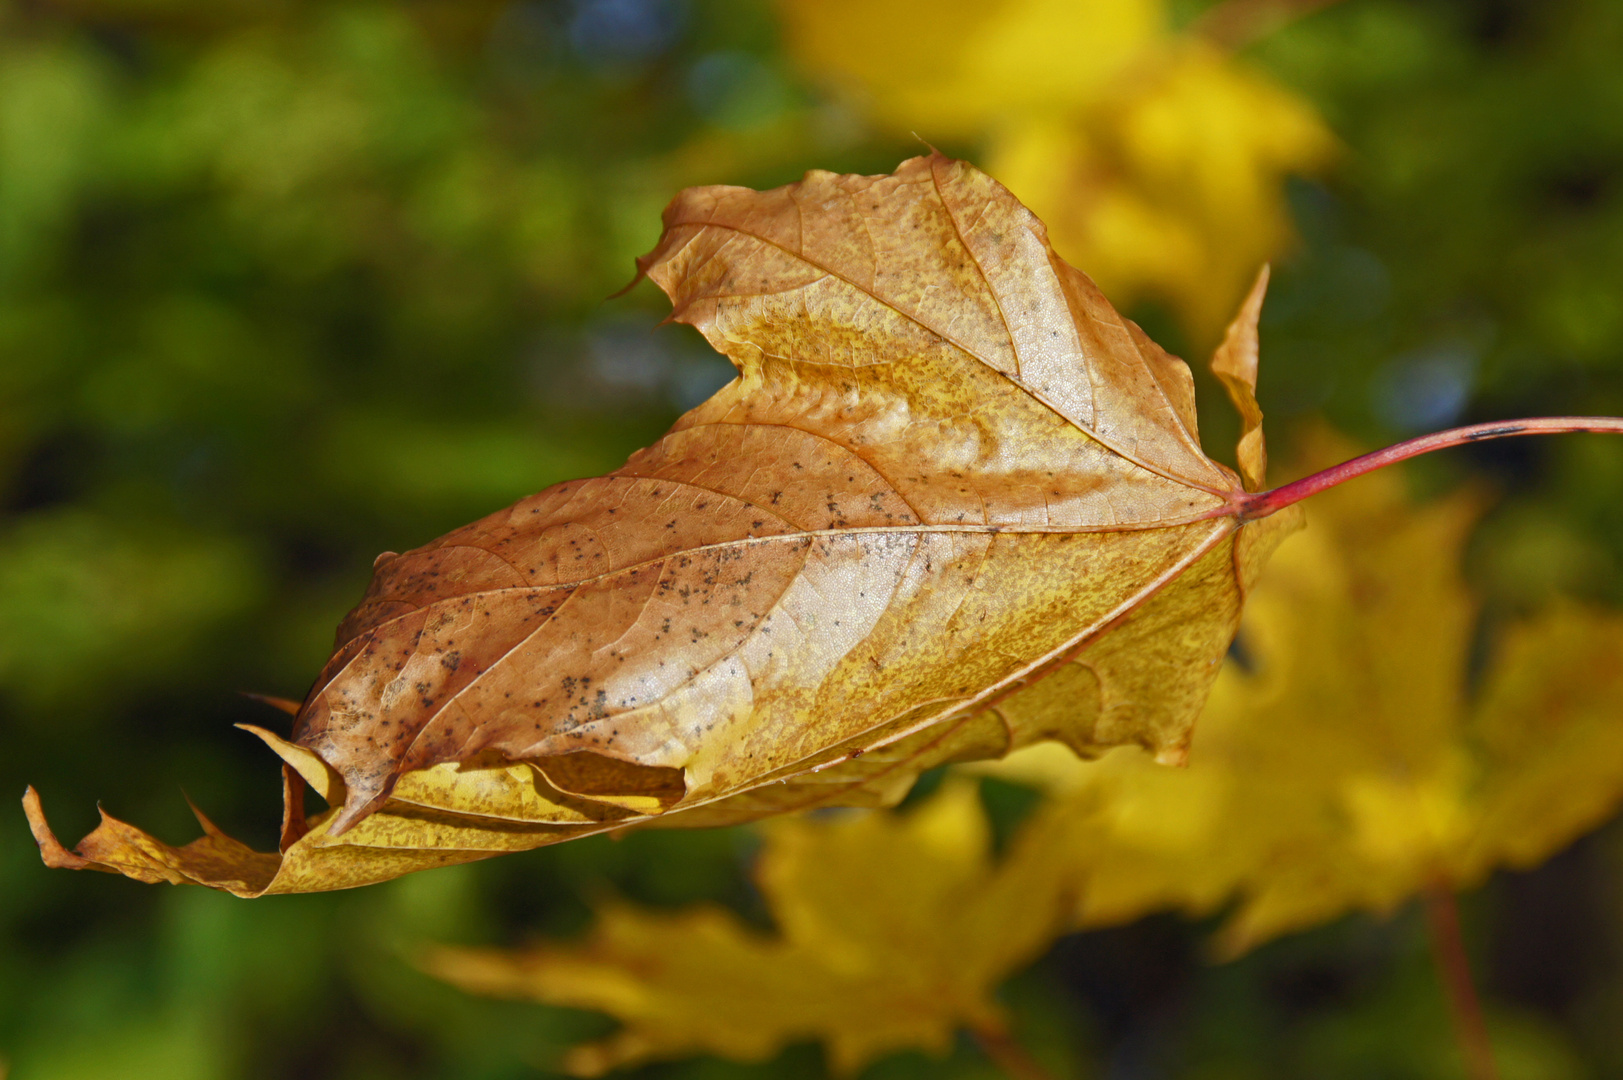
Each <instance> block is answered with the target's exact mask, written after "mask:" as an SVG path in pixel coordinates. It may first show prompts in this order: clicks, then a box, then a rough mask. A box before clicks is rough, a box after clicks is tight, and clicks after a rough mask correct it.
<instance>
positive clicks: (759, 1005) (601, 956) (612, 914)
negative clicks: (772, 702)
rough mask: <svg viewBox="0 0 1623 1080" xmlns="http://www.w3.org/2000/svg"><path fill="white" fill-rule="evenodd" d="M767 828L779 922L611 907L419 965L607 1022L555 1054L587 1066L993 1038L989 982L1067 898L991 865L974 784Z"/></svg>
mask: <svg viewBox="0 0 1623 1080" xmlns="http://www.w3.org/2000/svg"><path fill="white" fill-rule="evenodd" d="M769 824H770V827H769V828H767V829H766V844H765V847H764V848H763V850H762V853H761V857H760V864H759V872H758V878H759V881H760V887H761V891H762V893H763V895H764V897H765V899H766V901H767V903H768V905H769V906H770V908H771V912H772V917H773V920H774V922H775V923H776V924H777V928H778V929H777V933H771V934H769V933H764V932H762V931H759V930H756V929H753V928H751V927H749V926H747V925H745V924H744V923H743V922H742V921H741V920H740V919H739V918H738V917H737V916H736V915H733V914H732V913H731V912H728V911H726V910H724V909H721V908H717V907H697V908H690V909H688V910H685V911H679V912H674V913H672V912H658V911H650V910H644V909H640V908H636V907H633V906H630V905H627V904H623V903H613V904H609V905H606V906H605V907H603V908H602V910H600V912H599V914H598V920H597V923H596V925H595V926H594V928H593V929H592V932H591V934H590V936H589V937H588V938H587V939H586V940H585V941H584V942H582V943H580V944H578V945H544V946H541V947H538V948H532V949H527V950H521V951H517V952H507V951H502V950H477V949H450V948H444V949H438V950H436V951H434V952H433V953H431V954H430V955H429V956H428V957H427V958H426V960H425V962H424V965H423V966H424V967H425V969H426V970H428V971H429V972H430V973H431V974H434V975H437V976H438V977H440V978H442V979H446V980H447V981H449V982H452V983H454V984H456V985H457V986H460V987H462V988H463V989H465V990H469V991H472V992H474V993H480V994H489V995H495V996H502V997H517V998H526V999H530V1000H534V1001H540V1002H544V1003H547V1004H551V1005H566V1006H573V1007H576V1008H587V1009H597V1010H601V1011H603V1012H607V1013H610V1014H612V1015H614V1016H616V1017H618V1018H619V1019H620V1020H621V1021H623V1024H624V1026H623V1027H622V1028H621V1029H620V1030H619V1031H617V1032H615V1033H614V1034H613V1035H612V1036H610V1037H609V1038H608V1039H605V1040H603V1041H601V1042H597V1043H591V1044H588V1045H585V1046H581V1047H576V1048H575V1049H573V1050H572V1051H571V1052H570V1053H569V1055H568V1057H567V1058H566V1059H565V1063H564V1064H565V1067H566V1068H567V1069H569V1071H571V1072H573V1073H575V1074H577V1075H584V1076H596V1075H599V1074H600V1073H603V1072H606V1071H608V1070H609V1069H613V1068H617V1067H619V1066H622V1065H629V1064H633V1063H636V1062H640V1061H645V1060H648V1059H657V1058H676V1057H685V1056H688V1055H692V1054H699V1053H713V1054H717V1055H720V1056H722V1057H726V1058H731V1059H733V1060H736V1061H764V1060H766V1059H768V1058H771V1057H773V1056H774V1055H775V1054H776V1053H777V1052H778V1051H779V1050H781V1049H782V1048H783V1047H784V1046H785V1045H786V1044H788V1043H791V1042H795V1041H800V1040H806V1039H813V1038H817V1039H822V1040H824V1041H825V1042H826V1044H827V1047H828V1053H829V1058H830V1063H831V1065H832V1066H833V1068H834V1069H835V1071H836V1072H838V1073H841V1074H845V1075H849V1074H851V1073H854V1072H856V1071H857V1070H858V1069H860V1068H861V1067H862V1066H863V1065H865V1064H867V1063H868V1062H869V1061H871V1060H873V1059H874V1058H877V1057H879V1056H881V1055H883V1054H886V1053H890V1052H893V1051H896V1050H901V1049H911V1048H919V1049H924V1050H926V1051H928V1052H933V1053H936V1054H944V1053H946V1052H947V1051H948V1050H949V1049H950V1047H951V1045H952V1039H953V1035H954V1033H955V1031H957V1030H958V1029H959V1028H968V1029H970V1030H972V1031H977V1032H981V1033H983V1034H991V1035H993V1036H996V1035H998V1034H1001V1033H1002V1031H1003V1028H1004V1024H1005V1018H1004V1016H1003V1012H1002V1010H1001V1009H1000V1008H999V1007H998V1006H997V1005H996V1003H994V1002H993V1000H992V997H991V995H992V991H993V990H995V989H996V987H997V985H998V983H1000V982H1001V981H1002V980H1003V979H1004V978H1006V977H1007V976H1008V975H1009V973H1010V972H1011V971H1013V970H1015V969H1017V968H1019V967H1020V966H1022V965H1024V964H1025V963H1028V962H1029V961H1030V960H1032V959H1033V958H1034V957H1035V956H1036V955H1037V954H1038V953H1040V952H1042V950H1043V949H1044V948H1046V946H1047V945H1048V943H1049V942H1050V941H1051V940H1052V939H1053V938H1054V937H1055V936H1056V935H1057V934H1058V933H1060V932H1061V926H1062V921H1063V918H1064V916H1065V914H1066V911H1067V909H1068V908H1069V906H1070V904H1069V897H1068V896H1067V895H1066V894H1065V893H1064V892H1063V891H1062V889H1061V885H1060V881H1059V879H1058V878H1057V877H1056V876H1055V875H1054V873H1053V872H1052V870H1051V868H1050V867H1049V865H1047V864H1046V863H1045V861H1044V860H1043V859H1042V857H1041V853H1038V852H1033V851H1030V850H1027V851H1026V852H1024V853H1023V854H1022V855H1021V856H1020V857H1016V858H1010V859H1006V860H1004V861H1003V862H1002V863H1000V864H998V865H996V866H994V865H993V863H992V860H991V857H990V852H989V848H990V844H989V835H988V830H987V825H986V818H985V816H984V814H983V813H982V811H981V808H980V803H979V800H978V798H977V795H976V791H975V785H974V784H973V783H969V782H967V781H963V780H959V781H956V782H951V783H948V784H947V785H946V786H945V787H944V788H943V790H942V791H940V792H939V793H937V794H936V795H935V796H934V797H932V798H931V799H930V800H929V801H928V802H927V803H925V804H924V805H923V806H922V807H921V808H919V809H917V810H914V811H911V812H909V813H906V814H900V815H898V814H881V813H871V814H861V815H857V816H852V817H848V818H844V819H840V820H833V821H829V820H823V821H816V820H809V819H805V818H794V819H782V820H778V821H774V822H771V823H769Z"/></svg>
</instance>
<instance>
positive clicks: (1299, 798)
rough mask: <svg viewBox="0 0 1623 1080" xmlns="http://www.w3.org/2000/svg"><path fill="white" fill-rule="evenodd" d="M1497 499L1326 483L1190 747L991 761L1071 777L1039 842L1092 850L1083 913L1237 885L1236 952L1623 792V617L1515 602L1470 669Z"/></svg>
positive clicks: (1543, 850)
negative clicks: (1471, 580)
mask: <svg viewBox="0 0 1623 1080" xmlns="http://www.w3.org/2000/svg"><path fill="white" fill-rule="evenodd" d="M1479 508H1480V500H1479V499H1477V498H1476V497H1474V496H1472V495H1469V494H1463V495H1455V496H1453V497H1451V498H1448V499H1444V500H1441V501H1438V502H1435V503H1432V504H1430V505H1426V506H1421V507H1414V506H1411V505H1410V504H1409V503H1408V501H1407V500H1406V499H1405V498H1404V496H1403V493H1402V484H1401V480H1400V478H1398V477H1392V476H1374V477H1369V478H1366V479H1363V480H1360V481H1359V483H1357V484H1354V485H1350V486H1348V487H1346V488H1338V489H1336V490H1334V491H1332V492H1329V493H1327V494H1326V495H1324V496H1322V497H1321V498H1320V499H1318V500H1316V501H1315V503H1314V514H1313V519H1312V527H1311V528H1309V529H1307V530H1306V531H1305V532H1304V533H1303V534H1302V535H1300V536H1298V537H1296V538H1293V540H1292V541H1291V542H1290V543H1288V544H1286V545H1285V546H1284V547H1283V548H1282V549H1281V550H1280V551H1279V553H1278V554H1277V555H1276V556H1275V558H1274V561H1273V563H1272V565H1271V566H1270V568H1269V573H1268V576H1267V577H1266V578H1265V579H1264V580H1263V581H1262V582H1261V583H1260V584H1259V585H1258V586H1257V588H1256V589H1255V590H1254V591H1253V592H1252V593H1251V595H1250V596H1249V597H1248V598H1247V604H1246V614H1245V620H1244V628H1243V630H1242V638H1241V641H1242V643H1243V645H1244V648H1245V654H1246V656H1247V657H1248V658H1249V665H1250V666H1251V667H1252V669H1253V670H1251V671H1249V672H1248V671H1246V670H1244V669H1242V668H1240V667H1239V666H1236V665H1229V666H1228V667H1227V668H1226V669H1225V671H1224V674H1223V675H1222V676H1221V677H1220V678H1219V680H1218V682H1217V685H1216V687H1215V688H1214V690H1213V693H1212V696H1211V699H1210V702H1209V704H1208V706H1207V709H1206V711H1205V713H1204V714H1203V715H1202V718H1201V723H1200V728H1199V731H1198V736H1197V738H1196V742H1195V746H1194V757H1193V758H1192V763H1191V765H1190V767H1189V768H1188V769H1186V770H1167V769H1155V768H1153V767H1147V766H1148V764H1149V763H1148V762H1146V761H1143V760H1142V759H1141V756H1140V755H1136V754H1131V753H1121V752H1118V753H1114V754H1110V755H1108V756H1107V757H1105V758H1104V759H1103V760H1102V761H1099V762H1095V763H1092V764H1090V765H1088V766H1086V767H1080V766H1079V765H1078V764H1077V763H1076V762H1075V761H1074V760H1062V759H1061V757H1060V756H1057V755H1052V754H1048V753H1046V748H1042V747H1037V748H1034V749H1033V750H1031V751H1027V752H1025V753H1023V754H1021V755H1016V756H1015V757H1014V758H1012V759H1011V760H1009V761H1007V762H1004V763H1001V764H999V765H995V766H990V768H991V769H992V770H993V771H994V772H997V773H999V774H1001V775H1004V776H1010V777H1024V778H1026V779H1028V780H1033V781H1037V782H1040V783H1042V784H1044V785H1046V786H1049V787H1051V788H1053V789H1056V790H1057V791H1060V792H1063V795H1062V796H1061V797H1060V798H1059V799H1058V800H1056V801H1055V802H1054V803H1052V804H1051V805H1050V806H1048V807H1047V808H1046V809H1044V810H1043V811H1041V812H1040V814H1039V817H1038V820H1037V821H1036V822H1034V824H1033V825H1032V829H1033V833H1034V836H1036V837H1038V838H1039V839H1034V840H1032V841H1031V842H1034V843H1040V844H1042V845H1044V846H1046V847H1050V848H1052V849H1054V850H1063V851H1067V852H1069V853H1070V856H1071V858H1072V859H1073V860H1074V868H1075V874H1076V876H1077V879H1078V882H1079V888H1078V895H1079V896H1080V897H1081V902H1080V906H1079V913H1078V918H1079V921H1080V923H1081V925H1083V926H1099V925H1106V924H1111V923H1118V922H1124V921H1127V920H1130V919H1133V918H1136V917H1138V916H1139V915H1141V914H1143V913H1145V912H1147V911H1151V910H1155V909H1159V908H1181V909H1184V910H1187V911H1190V912H1192V913H1207V912H1210V911H1213V910H1216V909H1218V908H1219V907H1221V906H1222V905H1224V904H1226V903H1229V902H1231V901H1238V906H1237V908H1236V910H1235V911H1234V913H1233V915H1232V916H1231V917H1230V919H1229V920H1228V922H1227V924H1226V925H1225V926H1224V928H1223V930H1222V931H1221V934H1220V938H1219V943H1218V944H1219V947H1220V949H1221V950H1222V951H1224V952H1225V953H1227V954H1234V953H1237V952H1240V951H1243V950H1245V949H1247V948H1250V947H1251V946H1253V945H1255V944H1257V943H1259V942H1261V941H1264V940H1267V939H1269V938H1272V937H1274V936H1277V935H1279V934H1282V933H1285V932H1288V931H1292V930H1297V929H1302V928H1305V927H1308V926H1311V925H1314V924H1317V923H1320V922H1323V921H1326V920H1328V919H1331V918H1334V917H1336V916H1338V915H1341V914H1343V913H1345V912H1347V911H1350V910H1355V909H1362V910H1369V911H1376V912H1384V911H1389V910H1391V909H1392V908H1393V907H1395V906H1396V905H1397V904H1399V903H1401V902H1402V901H1404V900H1405V899H1407V898H1408V897H1410V896H1412V895H1414V894H1415V893H1416V892H1418V891H1420V890H1422V889H1426V888H1429V887H1434V886H1444V887H1452V888H1467V887H1470V886H1472V885H1475V884H1477V883H1479V882H1480V881H1481V880H1482V879H1483V878H1484V877H1485V876H1486V875H1487V874H1488V873H1489V871H1491V870H1492V869H1494V868H1495V867H1498V866H1514V867H1528V866H1532V865H1536V864H1537V863H1538V862H1540V861H1542V860H1543V859H1545V858H1547V857H1548V856H1549V855H1550V854H1551V853H1552V852H1554V851H1555V850H1557V849H1559V848H1560V847H1561V846H1563V845H1564V844H1566V843H1568V842H1570V841H1571V840H1572V839H1573V838H1574V837H1576V836H1577V835H1578V834H1580V833H1581V832H1583V831H1584V830H1585V829H1588V828H1591V827H1593V826H1594V825H1595V824H1597V823H1598V822H1599V821H1601V820H1602V819H1603V818H1605V816H1606V815H1607V814H1609V813H1611V812H1612V811H1613V810H1614V809H1615V808H1616V807H1617V805H1618V802H1619V800H1620V799H1623V728H1620V727H1619V721H1620V719H1623V708H1620V706H1619V702H1620V701H1623V618H1619V617H1618V616H1617V615H1615V614H1612V613H1603V612H1600V611H1595V610H1589V609H1585V608H1581V607H1578V606H1576V605H1572V604H1563V605H1559V606H1557V607H1555V608H1552V609H1551V610H1548V611H1546V612H1544V613H1542V614H1540V615H1538V616H1536V617H1534V618H1531V619H1529V620H1527V621H1525V622H1523V623H1520V624H1518V625H1514V626H1512V627H1510V628H1509V629H1508V630H1507V631H1506V632H1505V633H1504V634H1503V635H1502V637H1501V639H1500V640H1499V641H1498V643H1497V648H1496V649H1495V651H1494V653H1493V656H1492V657H1491V659H1490V662H1489V665H1488V668H1487V672H1486V676H1485V678H1484V681H1483V683H1482V685H1481V686H1480V687H1479V688H1478V689H1477V690H1476V691H1475V693H1474V694H1473V693H1471V692H1470V691H1469V688H1468V685H1467V667H1468V664H1469V652H1470V649H1471V639H1472V634H1473V627H1474V626H1475V621H1476V608H1475V605H1474V604H1473V602H1472V600H1471V598H1470V596H1469V594H1468V593H1467V591H1466V589H1465V587H1464V585H1463V583H1462V582H1461V580H1460V577H1459V572H1460V571H1459V563H1460V552H1461V548H1462V545H1463V543H1464V541H1465V538H1466V535H1467V533H1468V531H1469V529H1470V527H1471V525H1472V524H1473V522H1474V521H1475V520H1476V518H1477V516H1478V513H1479Z"/></svg>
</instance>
